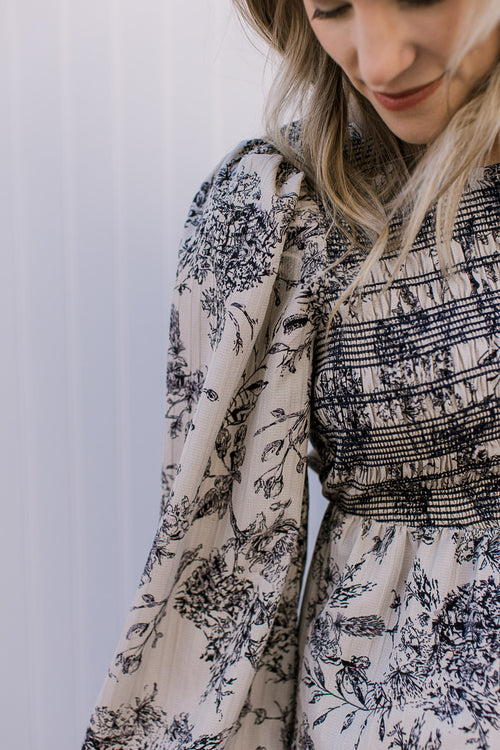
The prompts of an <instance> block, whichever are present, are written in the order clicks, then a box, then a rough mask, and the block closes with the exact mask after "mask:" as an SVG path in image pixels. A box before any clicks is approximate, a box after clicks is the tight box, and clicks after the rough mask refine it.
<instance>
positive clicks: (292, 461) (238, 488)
mask: <svg viewBox="0 0 500 750" xmlns="http://www.w3.org/2000/svg"><path fill="white" fill-rule="evenodd" d="M237 6H238V8H239V10H240V11H241V12H242V14H243V15H244V16H245V18H246V19H247V20H248V21H250V22H251V23H252V24H253V25H254V26H255V27H256V28H257V29H258V31H259V32H260V33H261V34H262V35H263V36H264V37H265V38H266V39H267V40H268V41H269V42H270V44H271V45H272V46H273V47H274V48H276V49H277V50H278V51H279V52H280V54H281V55H282V67H281V71H280V75H279V76H278V78H277V82H276V87H275V91H274V94H273V96H274V99H273V104H272V107H271V110H270V111H271V116H270V125H269V131H270V136H269V141H262V140H258V141H252V142H250V143H245V144H243V145H241V146H240V147H238V148H237V149H236V150H235V151H234V152H232V153H231V154H230V155H229V156H228V157H226V159H225V160H224V162H223V163H222V164H221V165H220V167H219V168H218V169H217V170H216V171H215V173H214V175H213V176H212V178H211V179H210V180H209V181H208V182H207V183H205V184H204V185H203V186H202V188H201V190H200V192H199V193H198V195H197V196H196V198H195V201H194V203H193V207H192V210H191V212H190V214H189V217H188V220H187V224H186V234H185V237H184V239H183V242H182V245H181V249H180V256H179V270H178V277H177V283H176V294H175V299H174V303H173V307H172V317H171V321H172V322H171V331H170V348H169V367H168V396H167V411H166V440H165V462H164V483H165V493H164V501H163V504H162V514H161V519H160V525H159V528H158V532H157V535H156V538H155V540H154V543H153V547H152V549H151V553H150V556H149V559H148V561H147V564H146V567H145V571H144V575H143V578H142V581H141V585H140V587H139V589H138V592H137V596H136V599H135V602H134V605H133V607H132V610H131V613H130V617H129V621H128V622H127V625H126V627H125V630H124V634H123V638H122V640H121V642H120V644H119V647H118V651H117V654H116V657H115V659H114V662H113V665H112V667H111V670H110V674H109V677H108V679H107V681H106V683H105V685H104V687H103V690H102V692H101V695H100V696H99V701H98V707H97V708H96V710H95V712H94V714H93V716H92V722H91V726H90V728H89V730H88V732H87V737H86V741H85V745H84V747H85V748H86V750H90V748H99V750H102V749H104V748H106V749H107V750H108V749H109V748H112V749H113V750H118V748H127V750H128V749H132V748H134V749H135V748H137V749H139V748H141V750H153V748H154V749H155V750H160V748H161V749H165V750H167V749H168V750H174V749H175V750H180V749H181V748H186V749H187V748H191V749H194V748H200V750H201V748H214V749H215V748H231V750H232V749H233V748H238V749H239V750H240V749H241V750H257V748H259V749H260V750H264V748H265V750H276V749H277V748H283V749H285V748H287V749H288V748H290V747H293V748H297V749H299V748H300V749H301V750H303V749H305V748H307V749H308V750H313V749H315V750H330V749H334V750H339V749H342V748H343V749H347V748H349V749H351V748H370V749H371V748H408V749H409V748H412V750H424V748H425V750H437V749H438V748H443V750H445V749H446V750H457V748H465V747H471V748H482V749H486V748H496V747H499V746H500V692H499V691H500V687H499V668H500V663H499V655H500V630H499V627H498V623H499V622H500V531H499V520H500V502H499V501H500V446H499V436H500V416H499V396H500V393H499V383H500V370H499V356H500V355H499V338H498V336H499V333H500V294H499V289H500V280H499V278H500V276H499V261H500V255H499V244H498V243H499V234H500V233H499V218H500V166H499V165H498V163H497V162H498V161H499V160H500V141H499V132H500V123H499V116H498V114H499V104H500V64H499V57H500V7H499V4H498V1H497V0H350V1H349V2H344V1H343V0H238V2H237ZM295 103H299V105H300V106H299V122H300V124H297V123H295V124H294V125H292V126H288V127H281V129H280V123H281V122H282V121H283V117H284V113H286V112H289V110H290V105H291V104H295ZM308 437H310V438H311V441H312V443H313V445H314V448H315V451H314V454H313V456H312V457H311V459H310V460H311V463H312V464H313V466H314V467H315V468H316V469H317V470H318V471H319V474H320V477H321V480H322V483H323V491H324V494H325V495H326V497H328V498H329V499H330V500H331V503H330V506H329V509H328V511H327V513H326V515H325V518H324V521H323V524H322V528H321V530H320V534H319V538H318V541H317V544H316V549H315V553H314V557H313V562H312V565H311V571H310V574H309V579H308V582H307V586H306V589H305V594H304V598H303V603H302V607H301V621H300V630H299V629H298V628H297V626H296V611H297V605H298V597H299V591H300V586H301V579H302V572H303V564H304V546H305V544H304V537H305V529H306V520H305V518H306V510H307V482H306V479H305V462H306V459H305V457H306V447H307V440H308Z"/></svg>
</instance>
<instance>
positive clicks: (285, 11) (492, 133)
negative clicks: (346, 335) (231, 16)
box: [233, 0, 500, 315]
mask: <svg viewBox="0 0 500 750" xmlns="http://www.w3.org/2000/svg"><path fill="white" fill-rule="evenodd" d="M233 3H234V5H235V7H236V9H237V11H238V13H239V14H240V17H241V18H242V19H243V20H244V21H245V22H247V23H248V24H249V25H250V26H251V27H253V29H254V30H256V31H257V32H258V34H259V35H260V36H261V37H263V38H264V40H265V41H266V42H267V43H268V45H269V46H270V49H271V50H274V51H276V52H278V53H279V57H280V64H279V68H278V72H277V75H276V78H275V80H274V84H273V86H272V88H271V91H270V94H269V98H268V102H267V106H266V127H267V135H268V137H269V138H270V140H271V141H272V142H273V143H274V144H275V145H276V146H277V148H279V150H280V151H281V152H282V153H283V154H284V155H285V156H286V157H287V158H289V159H290V160H291V161H292V162H294V163H296V164H297V165H298V166H299V167H300V168H301V169H303V170H304V172H305V173H306V175H307V177H308V178H309V179H310V181H311V182H312V184H313V185H314V187H315V189H316V191H317V192H318V194H319V196H320V198H321V200H322V202H323V204H324V205H325V207H326V209H327V211H328V213H329V214H330V216H331V218H332V224H333V223H335V224H337V226H338V225H339V221H338V220H339V216H341V217H342V218H343V219H344V222H347V225H348V227H349V228H350V229H349V232H348V237H349V240H350V241H349V243H348V247H349V249H348V250H347V252H351V250H352V249H354V248H356V247H359V244H360V243H359V242H358V238H360V237H362V236H364V239H365V242H363V243H362V244H364V245H365V246H366V240H367V241H368V244H369V247H370V250H369V252H368V253H367V255H366V258H365V260H364V262H363V264H362V265H361V267H360V270H359V273H358V275H357V276H356V279H355V280H354V282H353V283H352V285H351V286H350V287H349V288H348V289H346V291H345V292H344V294H343V295H342V297H341V298H340V299H339V300H338V302H337V304H336V305H335V308H334V311H333V313H332V315H333V314H334V313H335V312H336V311H337V310H338V309H339V307H340V305H341V304H342V302H343V301H344V300H345V299H346V298H348V297H349V296H350V295H351V294H352V292H353V291H354V290H355V289H356V288H357V287H358V286H359V285H361V284H362V283H363V282H364V281H365V280H366V279H367V277H368V274H369V273H370V270H371V268H372V267H373V265H374V264H375V263H376V262H377V260H378V259H379V258H380V257H381V256H382V255H383V254H384V253H385V252H386V251H387V249H393V248H394V246H395V243H396V242H397V246H398V247H399V248H400V249H399V252H398V254H397V262H396V264H395V267H394V269H393V272H392V278H393V277H394V276H395V275H396V274H397V272H398V271H399V269H400V268H401V265H402V264H403V262H404V260H405V258H406V256H407V255H408V253H409V252H410V250H411V247H412V245H413V243H414V240H415V238H416V236H417V234H418V232H419V229H420V227H421V225H422V223H423V221H424V219H425V217H426V215H427V213H428V212H429V210H430V209H431V208H432V207H435V217H436V218H435V220H436V238H437V252H438V257H439V261H440V265H441V269H442V271H443V273H444V274H446V273H448V272H449V270H450V268H451V267H452V265H453V259H452V254H451V237H452V231H453V224H454V220H455V216H456V212H457V209H458V205H459V202H460V197H461V195H462V193H463V191H464V189H465V187H466V185H467V183H468V180H469V179H470V176H471V174H472V172H473V171H474V169H475V168H477V167H480V166H481V165H483V164H485V163H486V160H487V158H488V155H489V154H490V153H491V150H492V148H493V146H494V145H495V142H496V141H497V138H498V136H499V134H500V116H499V112H500V61H498V62H497V64H496V66H495V67H494V69H493V70H492V71H491V72H490V74H489V75H488V77H487V79H485V80H484V81H483V82H482V84H481V86H480V87H478V89H477V91H476V92H475V93H474V95H473V96H472V97H471V98H470V99H469V100H468V101H467V102H466V103H465V104H464V105H463V106H462V107H461V108H460V109H459V110H458V112H456V113H455V115H454V116H453V118H452V119H451V121H450V122H449V124H448V125H447V127H446V129H445V130H444V132H443V133H441V134H440V135H439V136H438V137H437V138H436V139H435V140H434V141H433V142H432V143H430V144H428V145H427V146H425V147H424V146H411V145H409V144H406V143H404V142H402V141H400V140H399V139H398V138H396V136H394V135H393V134H392V133H391V131H390V130H389V129H388V128H387V126H386V125H385V123H384V122H383V121H382V120H381V118H380V117H379V115H378V114H377V113H376V112H375V110H374V109H373V108H372V107H371V105H370V104H369V102H368V101H367V100H366V99H365V98H364V97H363V96H362V95H361V94H359V93H358V92H357V91H356V89H354V88H353V86H352V85H351V83H350V81H349V79H348V78H347V77H346V76H345V74H344V73H343V71H342V70H341V68H340V67H339V66H338V65H337V64H336V63H335V62H334V61H333V60H332V59H331V58H330V57H329V56H328V55H327V54H326V52H325V51H324V50H323V48H322V47H321V45H320V44H319V42H318V41H317V39H316V36H315V35H314V33H313V31H312V29H311V26H310V23H309V20H308V18H307V15H306V12H305V9H304V6H303V0H233ZM469 12H470V18H468V19H467V23H466V24H464V28H466V29H467V33H465V32H464V33H463V35H462V37H461V38H460V39H459V40H458V44H457V47H456V53H455V55H454V58H453V59H452V60H450V62H449V71H447V75H448V76H452V75H453V73H454V72H455V71H456V70H457V68H458V66H459V65H460V62H461V60H462V58H463V57H464V56H465V55H466V54H467V52H469V51H470V50H471V49H472V48H473V47H474V46H475V45H477V44H478V43H480V42H481V41H482V40H483V39H485V38H486V36H487V35H488V34H489V33H490V32H491V30H492V29H493V28H495V26H496V25H498V24H500V1H499V0H470V11H469ZM294 119H298V120H299V121H300V123H301V148H300V150H298V149H297V148H294V139H293V137H291V135H292V133H291V131H290V125H288V126H287V125H286V124H285V123H291V122H292V121H293V120H294ZM353 120H355V121H356V122H357V124H358V125H359V127H360V129H361V131H362V133H363V139H362V142H363V143H364V144H365V149H366V150H367V151H366V157H367V158H363V155H361V158H359V154H358V158H354V153H353V145H352V142H351V139H350V138H349V136H348V133H349V123H350V122H352V121H353ZM284 124H285V125H284ZM368 148H369V154H368ZM381 174H382V175H384V180H383V181H381V180H380V179H379V180H377V177H380V175H381ZM381 185H382V187H381ZM398 217H399V221H398V220H397V219H398ZM401 217H403V222H402V226H401ZM391 226H392V227H393V229H392V230H391ZM394 227H396V228H397V230H394ZM344 257H345V256H344ZM337 262H338V261H337Z"/></svg>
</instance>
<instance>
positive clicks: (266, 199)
mask: <svg viewBox="0 0 500 750" xmlns="http://www.w3.org/2000/svg"><path fill="white" fill-rule="evenodd" d="M290 153H291V152H289V153H287V154H286V155H285V154H284V153H283V152H282V150H280V148H279V147H278V146H277V145H276V144H274V143H272V142H271V141H270V140H269V139H267V138H265V137H258V138H252V139H249V140H244V141H241V142H240V143H238V145H237V146H236V147H235V148H233V149H232V150H231V151H229V152H228V153H227V154H226V155H225V156H224V157H223V158H222V159H221V161H220V162H219V163H218V164H217V166H216V167H215V169H213V170H212V172H211V174H210V175H209V177H208V178H207V179H206V180H205V181H204V182H203V183H202V185H201V186H200V189H199V190H198V192H197V194H196V195H195V198H194V201H193V204H192V206H191V209H190V213H189V216H188V225H190V224H195V225H198V223H199V222H200V221H204V222H206V221H207V219H210V218H211V219H212V221H213V219H214V218H215V219H218V220H220V221H224V222H225V223H226V224H227V223H229V222H231V221H234V219H235V218H236V216H238V217H240V218H242V217H243V216H244V214H247V216H248V217H250V216H256V215H259V216H260V219H261V221H264V222H265V223H266V219H267V223H269V221H274V222H276V221H277V222H278V223H279V224H282V223H283V222H290V220H291V218H292V215H291V214H292V213H294V214H296V215H300V213H301V211H302V210H303V209H304V208H307V210H308V211H311V210H316V211H317V212H318V214H321V215H323V213H324V212H323V209H322V207H321V204H320V202H319V200H318V197H317V195H316V194H315V191H314V189H313V188H312V186H311V185H310V183H309V181H308V179H307V177H306V175H305V173H304V170H303V169H302V168H301V166H300V157H299V156H297V158H296V159H294V158H291V157H290ZM292 157H293V154H292ZM262 229H263V230H264V224H262Z"/></svg>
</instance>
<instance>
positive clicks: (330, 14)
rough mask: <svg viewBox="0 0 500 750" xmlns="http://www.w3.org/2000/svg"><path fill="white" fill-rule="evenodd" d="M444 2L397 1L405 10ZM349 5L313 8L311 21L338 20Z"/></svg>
mask: <svg viewBox="0 0 500 750" xmlns="http://www.w3.org/2000/svg"><path fill="white" fill-rule="evenodd" d="M443 2H445V0H399V3H398V5H400V6H401V7H403V8H404V7H406V8H426V7H429V6H430V5H438V4H439V3H443ZM350 8H351V4H344V5H339V6H337V7H336V8H331V9H330V10H322V9H321V8H315V10H314V13H313V16H312V18H313V20H314V19H316V18H340V17H341V16H343V15H344V14H345V13H347V11H348V10H350Z"/></svg>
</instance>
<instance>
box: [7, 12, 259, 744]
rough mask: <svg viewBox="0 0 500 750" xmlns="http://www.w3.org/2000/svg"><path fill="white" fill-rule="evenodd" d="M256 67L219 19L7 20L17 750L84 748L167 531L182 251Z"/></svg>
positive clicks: (12, 710)
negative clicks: (170, 351) (164, 455)
mask: <svg viewBox="0 0 500 750" xmlns="http://www.w3.org/2000/svg"><path fill="white" fill-rule="evenodd" d="M263 63H264V60H263V58H262V57H261V56H259V54H258V53H257V51H256V50H255V49H253V48H252V47H251V46H250V44H249V43H248V41H247V40H246V39H245V37H244V36H243V34H242V33H241V31H240V30H239V27H238V25H237V23H236V21H235V19H234V18H233V16H232V15H231V11H230V3H229V0H189V2H180V1H179V0H146V2H145V1H144V0H0V164H1V165H2V169H1V170H0V253H1V256H0V257H1V269H2V270H1V274H0V304H1V311H0V312H1V314H0V341H1V352H2V354H1V362H0V399H1V401H0V410H1V411H0V414H1V420H0V456H1V481H2V493H1V498H2V512H3V518H2V521H3V522H2V524H1V532H0V569H1V571H2V584H3V586H2V613H1V617H0V642H1V644H2V647H3V648H2V677H3V679H2V680H1V691H2V693H1V695H0V706H1V709H0V711H1V714H2V715H1V719H2V743H1V744H2V747H5V748H8V750H69V748H79V747H80V745H81V742H82V739H83V733H84V731H85V728H86V725H87V721H88V718H89V714H90V711H91V709H92V707H93V704H94V701H95V698H96V696H97V693H98V690H99V688H100V686H101V683H102V680H103V678H104V675H105V672H106V669H107V667H108V665H109V662H110V659H111V657H112V654H113V650H114V647H115V644H116V641H117V638H118V636H119V633H120V631H121V627H122V622H123V619H124V616H125V613H126V612H127V610H128V607H129V605H130V601H131V599H132V595H133V591H134V590H135V587H136V585H137V582H138V580H139V576H140V573H141V571H142V568H143V565H144V561H145V559H146V555H147V551H148V549H149V545H150V543H151V541H152V538H153V534H154V530H155V526H156V522H157V518H158V510H159V502H160V463H161V447H162V446H161V443H162V435H163V403H164V370H165V354H166V343H167V324H168V308H169V296H170V290H171V287H172V284H173V275H174V270H175V256H176V250H177V242H178V237H179V234H180V231H181V227H182V223H183V221H184V217H185V214H186V210H187V207H188V204H189V201H190V199H191V197H192V195H193V194H194V192H195V191H196V189H197V187H198V185H199V184H200V182H201V181H202V179H203V178H204V177H205V176H206V174H207V173H208V172H209V170H210V169H211V168H212V167H213V165H214V164H215V163H216V162H218V161H219V159H220V158H221V157H222V155H223V154H224V153H225V152H226V151H228V150H229V149H230V148H231V147H232V146H233V145H234V144H235V143H236V142H238V141H239V140H241V139H242V138H244V137H249V136H252V135H255V134H260V132H261V127H260V117H261V103H262V89H263V86H262V76H263Z"/></svg>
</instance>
